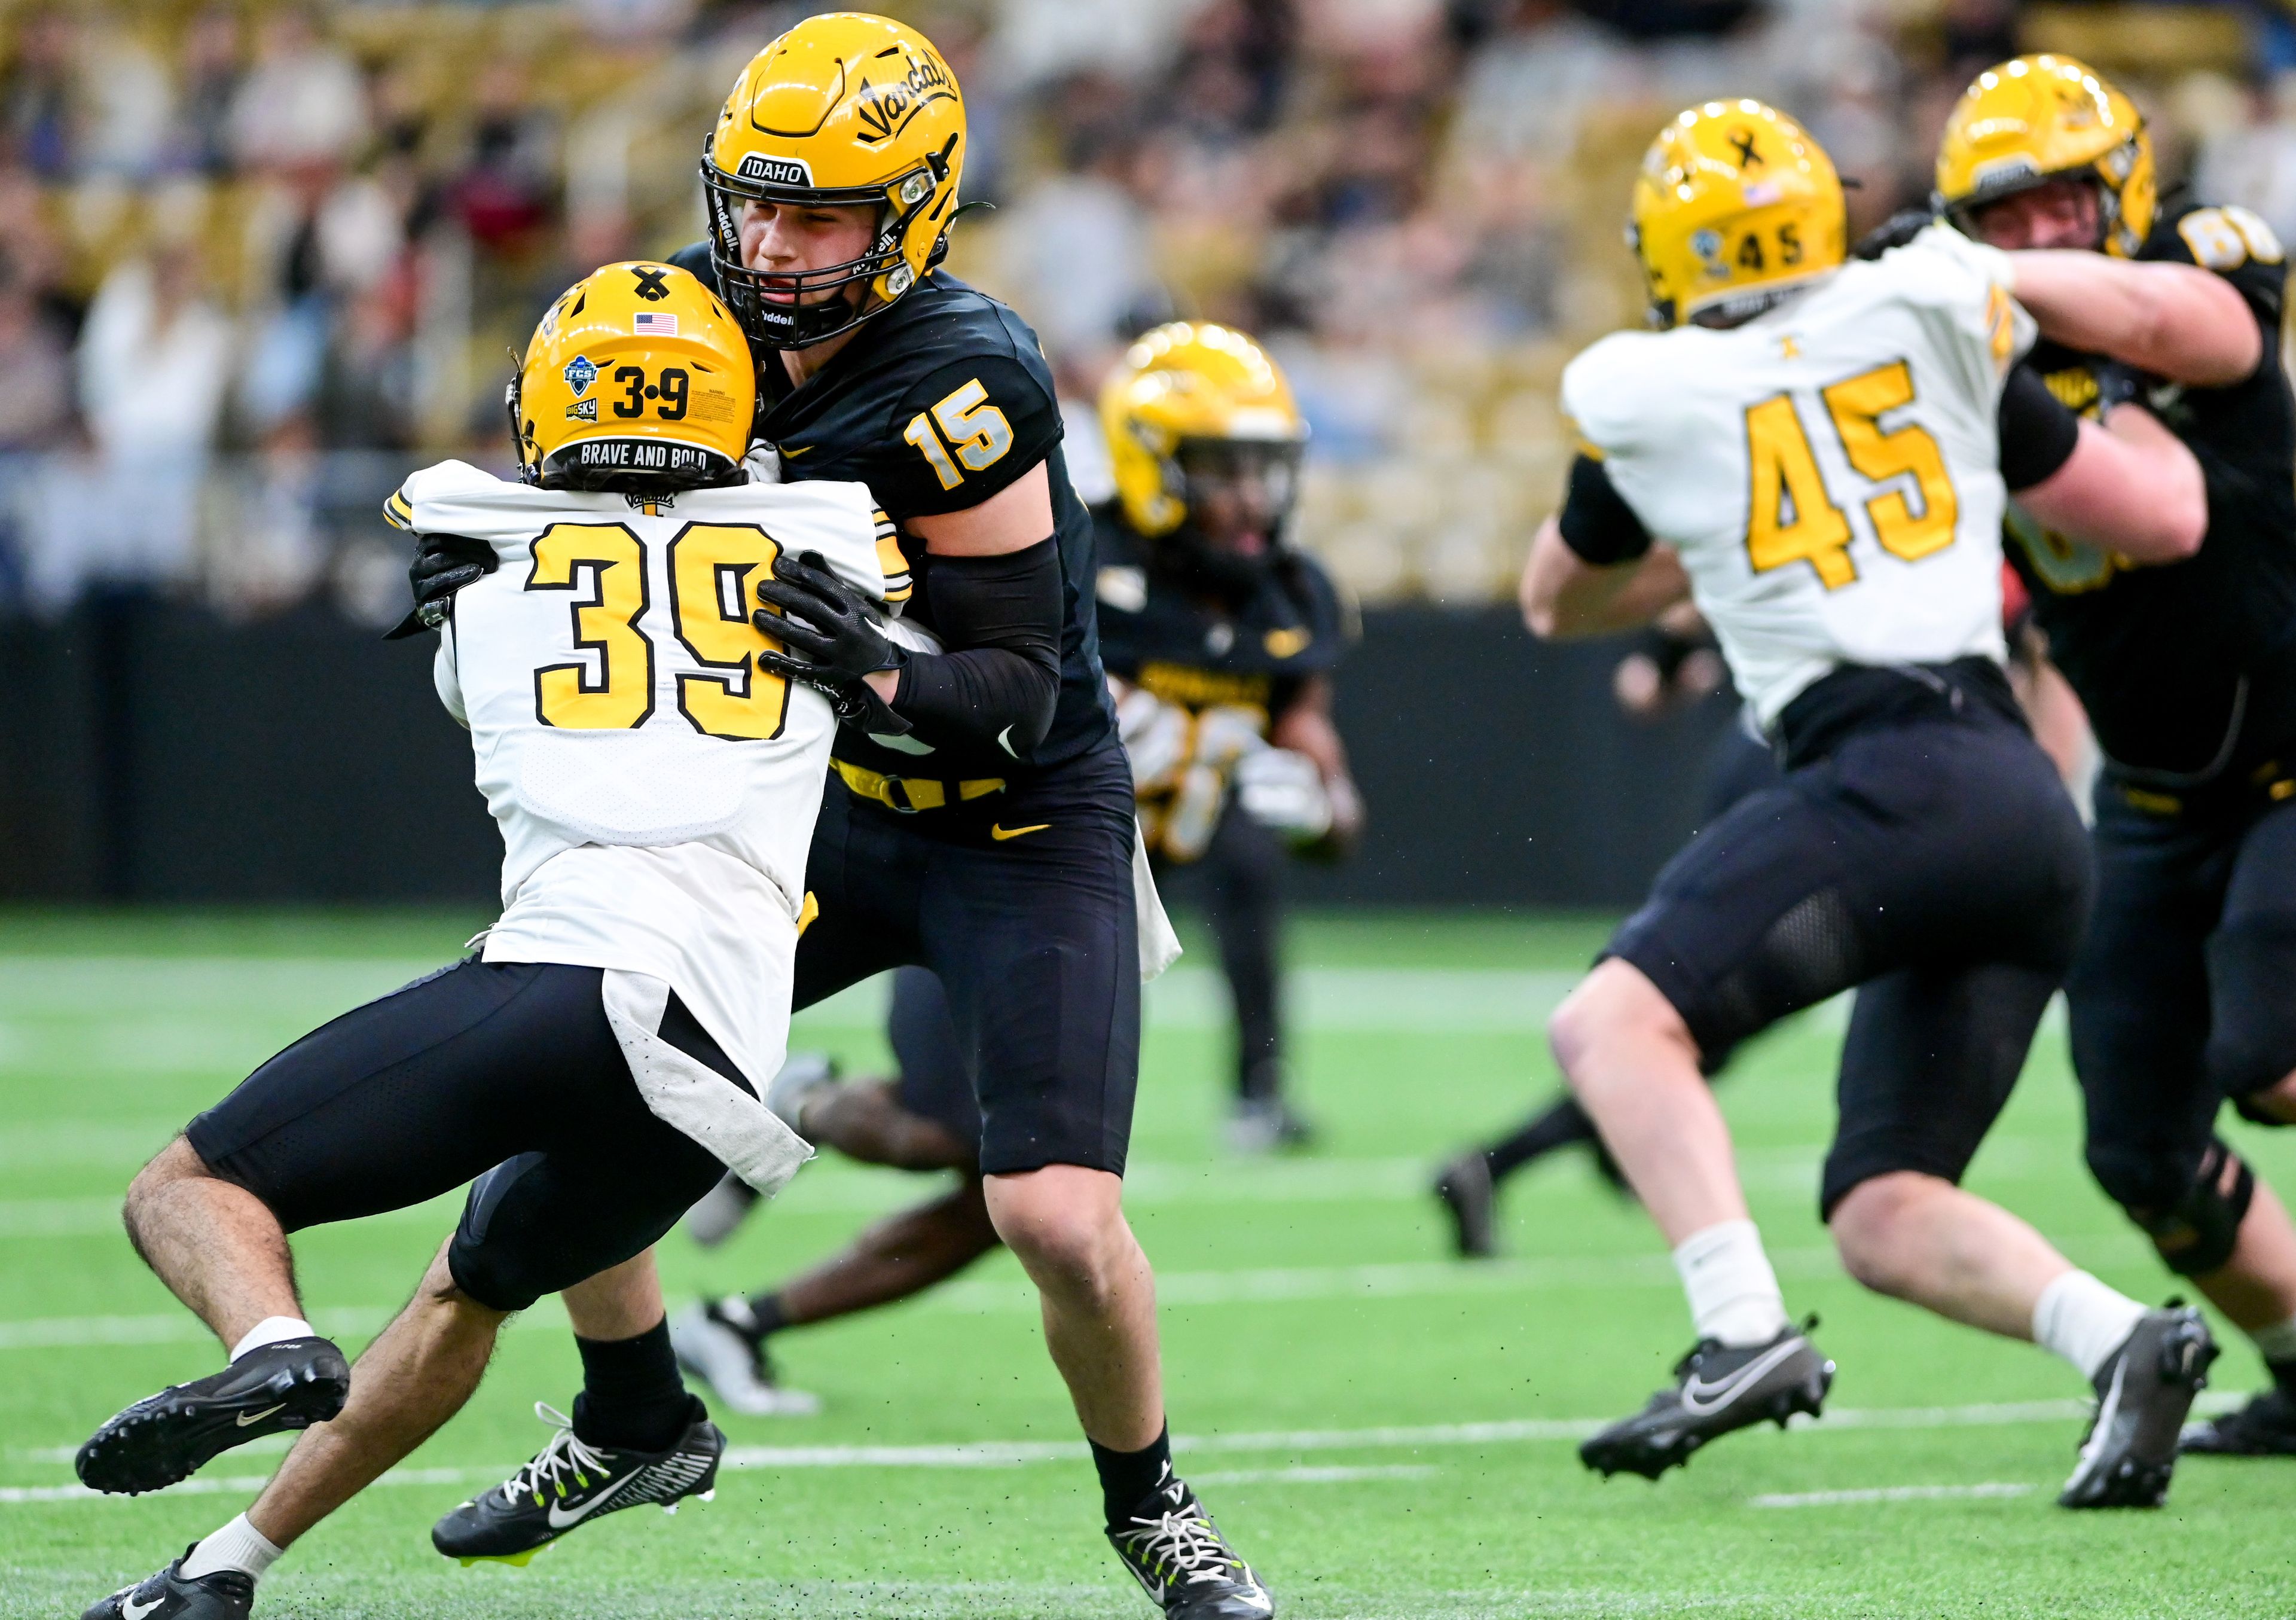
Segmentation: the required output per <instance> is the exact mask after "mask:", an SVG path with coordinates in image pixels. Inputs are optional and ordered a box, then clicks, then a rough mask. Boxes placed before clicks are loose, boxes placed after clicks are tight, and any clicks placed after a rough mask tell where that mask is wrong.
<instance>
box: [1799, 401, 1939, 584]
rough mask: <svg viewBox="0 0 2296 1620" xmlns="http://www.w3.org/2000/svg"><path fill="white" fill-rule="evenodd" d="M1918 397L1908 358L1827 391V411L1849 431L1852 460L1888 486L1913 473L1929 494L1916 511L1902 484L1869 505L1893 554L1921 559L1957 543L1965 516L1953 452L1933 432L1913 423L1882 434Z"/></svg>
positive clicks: (1838, 428)
mask: <svg viewBox="0 0 2296 1620" xmlns="http://www.w3.org/2000/svg"><path fill="white" fill-rule="evenodd" d="M1913 402H1914V376H1913V373H1912V371H1911V370H1910V369H1909V368H1908V367H1907V365H1906V363H1905V362H1904V361H1903V360H1898V361H1896V362H1894V363H1893V364H1891V365H1888V366H1878V367H1876V368H1875V369H1874V370H1872V371H1869V372H1866V374H1863V375H1862V376H1856V377H1852V378H1850V379H1849V381H1848V382H1836V383H1835V384H1834V385H1833V387H1832V388H1829V389H1827V390H1826V391H1825V408H1826V411H1827V413H1828V414H1829V415H1832V416H1833V428H1834V431H1835V432H1838V433H1840V434H1841V448H1842V449H1843V450H1845V451H1847V452H1848V453H1849V465H1851V466H1853V467H1855V468H1857V471H1858V472H1859V473H1862V474H1864V475H1865V476H1866V477H1867V478H1870V479H1872V480H1873V481H1874V482H1875V483H1877V484H1879V483H1887V482H1888V481H1890V480H1891V479H1893V478H1897V477H1898V476H1900V475H1901V474H1904V473H1912V474H1913V477H1914V486H1915V489H1919V490H1920V491H1921V496H1922V509H1921V510H1920V511H1919V512H1915V510H1914V508H1913V505H1912V503H1911V502H1909V501H1908V500H1907V498H1906V496H1905V492H1904V491H1903V490H1901V489H1890V490H1888V491H1886V492H1885V493H1883V494H1881V495H1877V496H1875V497H1874V498H1873V499H1871V500H1869V501H1867V502H1866V515H1867V516H1868V517H1870V518H1872V519H1873V520H1874V535H1875V536H1876V537H1877V538H1878V539H1880V540H1881V542H1882V549H1883V550H1884V551H1887V552H1888V553H1889V554H1890V555H1891V556H1893V557H1902V558H1904V559H1905V560H1906V561H1907V562H1908V563H1918V562H1920V561H1921V560H1922V559H1923V557H1925V556H1928V555H1930V554H1931V552H1934V551H1942V550H1944V549H1945V548H1946V547H1948V546H1950V545H1952V544H1953V535H1954V527H1955V525H1956V523H1958V522H1960V519H1961V503H1960V502H1959V501H1958V500H1957V499H1956V498H1955V496H1954V492H1953V480H1952V479H1951V478H1950V477H1949V476H1948V474H1947V473H1946V470H1945V452H1944V451H1942V450H1940V449H1939V448H1938V441H1937V440H1935V439H1933V438H1931V436H1930V433H1929V430H1928V429H1926V428H1923V427H1921V426H1919V425H1917V424H1913V423H1907V424H1906V425H1905V426H1903V427H1901V428H1899V429H1898V430H1897V431H1896V432H1891V433H1885V432H1882V424H1881V418H1882V416H1884V415H1888V414H1889V413H1890V412H1891V411H1893V410H1896V409H1898V407H1900V406H1906V405H1911V404H1912V403H1913Z"/></svg>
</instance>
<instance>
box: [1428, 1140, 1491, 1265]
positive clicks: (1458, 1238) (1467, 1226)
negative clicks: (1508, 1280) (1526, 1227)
mask: <svg viewBox="0 0 2296 1620" xmlns="http://www.w3.org/2000/svg"><path fill="white" fill-rule="evenodd" d="M1496 1190H1497V1189H1496V1188H1493V1186H1492V1185H1491V1162H1490V1161H1489V1160H1488V1159H1487V1158H1485V1157H1484V1156H1483V1155H1482V1154H1481V1153H1480V1152H1479V1151H1478V1152H1470V1153H1463V1154H1461V1155H1459V1156H1458V1157H1457V1158H1456V1159H1453V1160H1452V1161H1451V1162H1450V1163H1449V1164H1446V1165H1444V1166H1443V1168H1442V1170H1441V1172H1439V1174H1437V1176H1436V1178H1435V1188H1434V1192H1435V1196H1436V1199H1437V1201H1438V1202H1439V1203H1440V1204H1441V1205H1443V1213H1445V1214H1447V1215H1448V1216H1450V1218H1451V1248H1452V1250H1453V1252H1454V1253H1456V1254H1457V1255H1458V1256H1459V1258H1461V1259H1462V1260H1488V1259H1490V1258H1492V1257H1493V1256H1494V1255H1496V1254H1497V1253H1498V1252H1499V1240H1498V1229H1497V1226H1498V1223H1497V1212H1496V1208H1495V1206H1496V1205H1497V1198H1496V1197H1495V1196H1494V1194H1495V1192H1496Z"/></svg>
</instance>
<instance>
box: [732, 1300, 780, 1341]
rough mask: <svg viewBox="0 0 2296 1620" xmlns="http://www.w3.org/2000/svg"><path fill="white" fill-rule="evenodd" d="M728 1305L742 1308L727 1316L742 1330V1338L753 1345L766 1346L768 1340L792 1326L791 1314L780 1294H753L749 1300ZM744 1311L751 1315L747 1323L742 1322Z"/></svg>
mask: <svg viewBox="0 0 2296 1620" xmlns="http://www.w3.org/2000/svg"><path fill="white" fill-rule="evenodd" d="M726 1304H727V1305H728V1306H739V1307H740V1309H739V1310H732V1311H728V1312H727V1314H728V1315H729V1316H731V1317H732V1318H733V1319H734V1326H735V1327H737V1328H741V1330H742V1336H744V1337H746V1338H747V1339H748V1340H749V1341H750V1343H751V1344H752V1345H762V1344H764V1343H765V1342H766V1340H767V1338H769V1337H770V1336H773V1335H774V1334H776V1333H779V1332H780V1331H781V1330H782V1329H783V1328H786V1327H788V1326H789V1325H790V1321H789V1312H787V1311H785V1310H783V1308H782V1296H781V1295H779V1294H752V1295H750V1297H749V1298H747V1299H743V1300H732V1299H729V1300H727V1301H726ZM744 1311H746V1312H748V1313H749V1318H750V1320H748V1321H747V1322H746V1323H745V1322H743V1321H742V1320H741V1318H742V1312H744Z"/></svg>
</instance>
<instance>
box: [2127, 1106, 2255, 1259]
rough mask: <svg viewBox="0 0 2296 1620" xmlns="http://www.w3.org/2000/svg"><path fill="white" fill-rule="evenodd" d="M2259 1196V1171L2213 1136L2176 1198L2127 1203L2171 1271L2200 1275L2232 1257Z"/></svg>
mask: <svg viewBox="0 0 2296 1620" xmlns="http://www.w3.org/2000/svg"><path fill="white" fill-rule="evenodd" d="M2101 1179H2102V1178H2100V1180H2101ZM2106 1190H2107V1191H2111V1190H2112V1189H2111V1188H2110V1187H2108V1188H2107V1189H2106ZM2255 1196H2256V1176H2255V1174H2254V1172H2251V1170H2250V1169H2249V1167H2248V1165H2247V1164H2245V1163H2244V1162H2243V1160H2242V1159H2241V1157H2240V1155H2238V1154H2236V1153H2235V1152H2234V1151H2233V1150H2232V1149H2231V1148H2230V1147H2227V1146H2226V1145H2225V1143H2223V1142H2221V1141H2219V1140H2217V1139H2214V1138H2211V1139H2210V1141H2209V1145H2208V1148H2207V1150H2206V1151H2205V1152H2203V1153H2202V1155H2201V1162H2200V1165H2199V1167H2198V1169H2197V1170H2196V1171H2195V1172H2194V1175H2193V1177H2192V1178H2191V1180H2189V1181H2187V1182H2186V1184H2185V1190H2184V1192H2183V1193H2182V1194H2181V1195H2180V1196H2177V1198H2176V1199H2175V1200H2173V1201H2162V1202H2159V1203H2139V1202H2124V1203H2123V1205H2122V1207H2123V1208H2125V1209H2126V1210H2128V1216H2129V1219H2131V1220H2132V1221H2136V1224H2137V1225H2138V1226H2139V1227H2142V1228H2143V1229H2144V1235H2145V1236H2146V1237H2148V1238H2152V1239H2153V1247H2154V1248H2156V1249H2158V1250H2159V1251H2160V1252H2161V1260H2162V1261H2163V1262H2165V1263H2166V1264H2167V1266H2168V1268H2169V1270H2170V1271H2174V1272H2176V1273H2177V1275H2178V1276H2180V1277H2199V1276H2202V1275H2203V1274H2205V1273H2207V1272H2210V1271H2215V1270H2216V1269H2217V1268H2218V1266H2220V1265H2222V1264H2224V1263H2225V1262H2226V1261H2227V1260H2230V1259H2231V1258H2232V1252H2233V1247H2234V1246H2235V1244H2237V1243H2238V1242H2239V1240H2240V1223H2241V1222H2242V1221H2243V1220H2245V1219H2246V1218H2247V1215H2248V1205H2249V1201H2250V1200H2251V1199H2252V1198H2253V1197H2255Z"/></svg>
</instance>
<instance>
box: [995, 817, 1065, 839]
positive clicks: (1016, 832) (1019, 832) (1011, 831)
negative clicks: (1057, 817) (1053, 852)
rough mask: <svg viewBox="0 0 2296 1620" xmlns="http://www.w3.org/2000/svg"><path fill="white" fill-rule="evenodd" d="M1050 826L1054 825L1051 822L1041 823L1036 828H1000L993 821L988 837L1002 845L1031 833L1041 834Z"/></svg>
mask: <svg viewBox="0 0 2296 1620" xmlns="http://www.w3.org/2000/svg"><path fill="white" fill-rule="evenodd" d="M1048 826H1052V823H1051V822H1049V821H1039V822H1038V823H1037V825H1036V826H997V825H996V823H995V822H994V821H992V822H990V823H989V824H988V835H989V836H990V837H991V838H994V839H995V840H996V842H997V843H1004V842H1005V840H1006V839H1007V838H1019V837H1021V836H1023V835H1026V834H1029V833H1041V832H1043V831H1044V830H1045V829H1046V827H1048Z"/></svg>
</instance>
